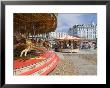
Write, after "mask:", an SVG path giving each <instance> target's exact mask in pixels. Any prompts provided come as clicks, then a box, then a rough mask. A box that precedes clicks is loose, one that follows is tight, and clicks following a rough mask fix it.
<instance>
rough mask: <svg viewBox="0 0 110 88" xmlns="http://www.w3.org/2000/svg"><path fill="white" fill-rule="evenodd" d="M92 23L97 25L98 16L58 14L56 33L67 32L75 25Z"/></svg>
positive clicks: (90, 14) (93, 14)
mask: <svg viewBox="0 0 110 88" xmlns="http://www.w3.org/2000/svg"><path fill="white" fill-rule="evenodd" d="M92 21H94V22H95V23H97V14H95V13H89V14H88V13H87V14H86V13H84V14H71V13H70V14H64V13H63V14H58V18H57V23H58V24H57V29H56V31H65V32H67V30H68V29H69V28H70V27H72V26H73V25H75V24H89V23H91V22H92Z"/></svg>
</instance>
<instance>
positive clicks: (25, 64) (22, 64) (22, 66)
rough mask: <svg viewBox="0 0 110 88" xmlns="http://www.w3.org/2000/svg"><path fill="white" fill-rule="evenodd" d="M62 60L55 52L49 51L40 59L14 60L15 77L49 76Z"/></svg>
mask: <svg viewBox="0 0 110 88" xmlns="http://www.w3.org/2000/svg"><path fill="white" fill-rule="evenodd" d="M59 60H60V58H59V57H58V56H57V55H56V54H55V53H54V51H47V52H45V53H44V54H43V55H42V56H40V57H35V58H30V59H28V60H25V61H24V60H14V64H13V69H14V73H13V74H14V75H18V76H20V75H21V76H22V75H25V76H26V75H48V74H49V73H50V72H51V71H52V70H53V69H54V68H55V67H56V66H57V64H58V62H59Z"/></svg>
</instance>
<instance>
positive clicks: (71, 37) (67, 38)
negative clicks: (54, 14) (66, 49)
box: [57, 35, 80, 40]
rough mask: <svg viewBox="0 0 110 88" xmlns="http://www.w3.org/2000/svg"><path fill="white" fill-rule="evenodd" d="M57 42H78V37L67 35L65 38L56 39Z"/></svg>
mask: <svg viewBox="0 0 110 88" xmlns="http://www.w3.org/2000/svg"><path fill="white" fill-rule="evenodd" d="M57 39H58V40H80V38H78V37H74V36H70V35H67V36H65V37H61V38H57Z"/></svg>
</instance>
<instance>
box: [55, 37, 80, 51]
mask: <svg viewBox="0 0 110 88" xmlns="http://www.w3.org/2000/svg"><path fill="white" fill-rule="evenodd" d="M56 41H57V45H58V51H60V52H71V53H72V52H79V46H80V38H79V37H74V36H70V35H67V36H65V37H62V38H57V40H56Z"/></svg>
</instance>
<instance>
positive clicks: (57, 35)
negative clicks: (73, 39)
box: [49, 32, 68, 39]
mask: <svg viewBox="0 0 110 88" xmlns="http://www.w3.org/2000/svg"><path fill="white" fill-rule="evenodd" d="M67 35H68V34H67V33H66V32H50V33H49V37H50V38H54V39H56V38H62V37H66V36H67Z"/></svg>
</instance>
